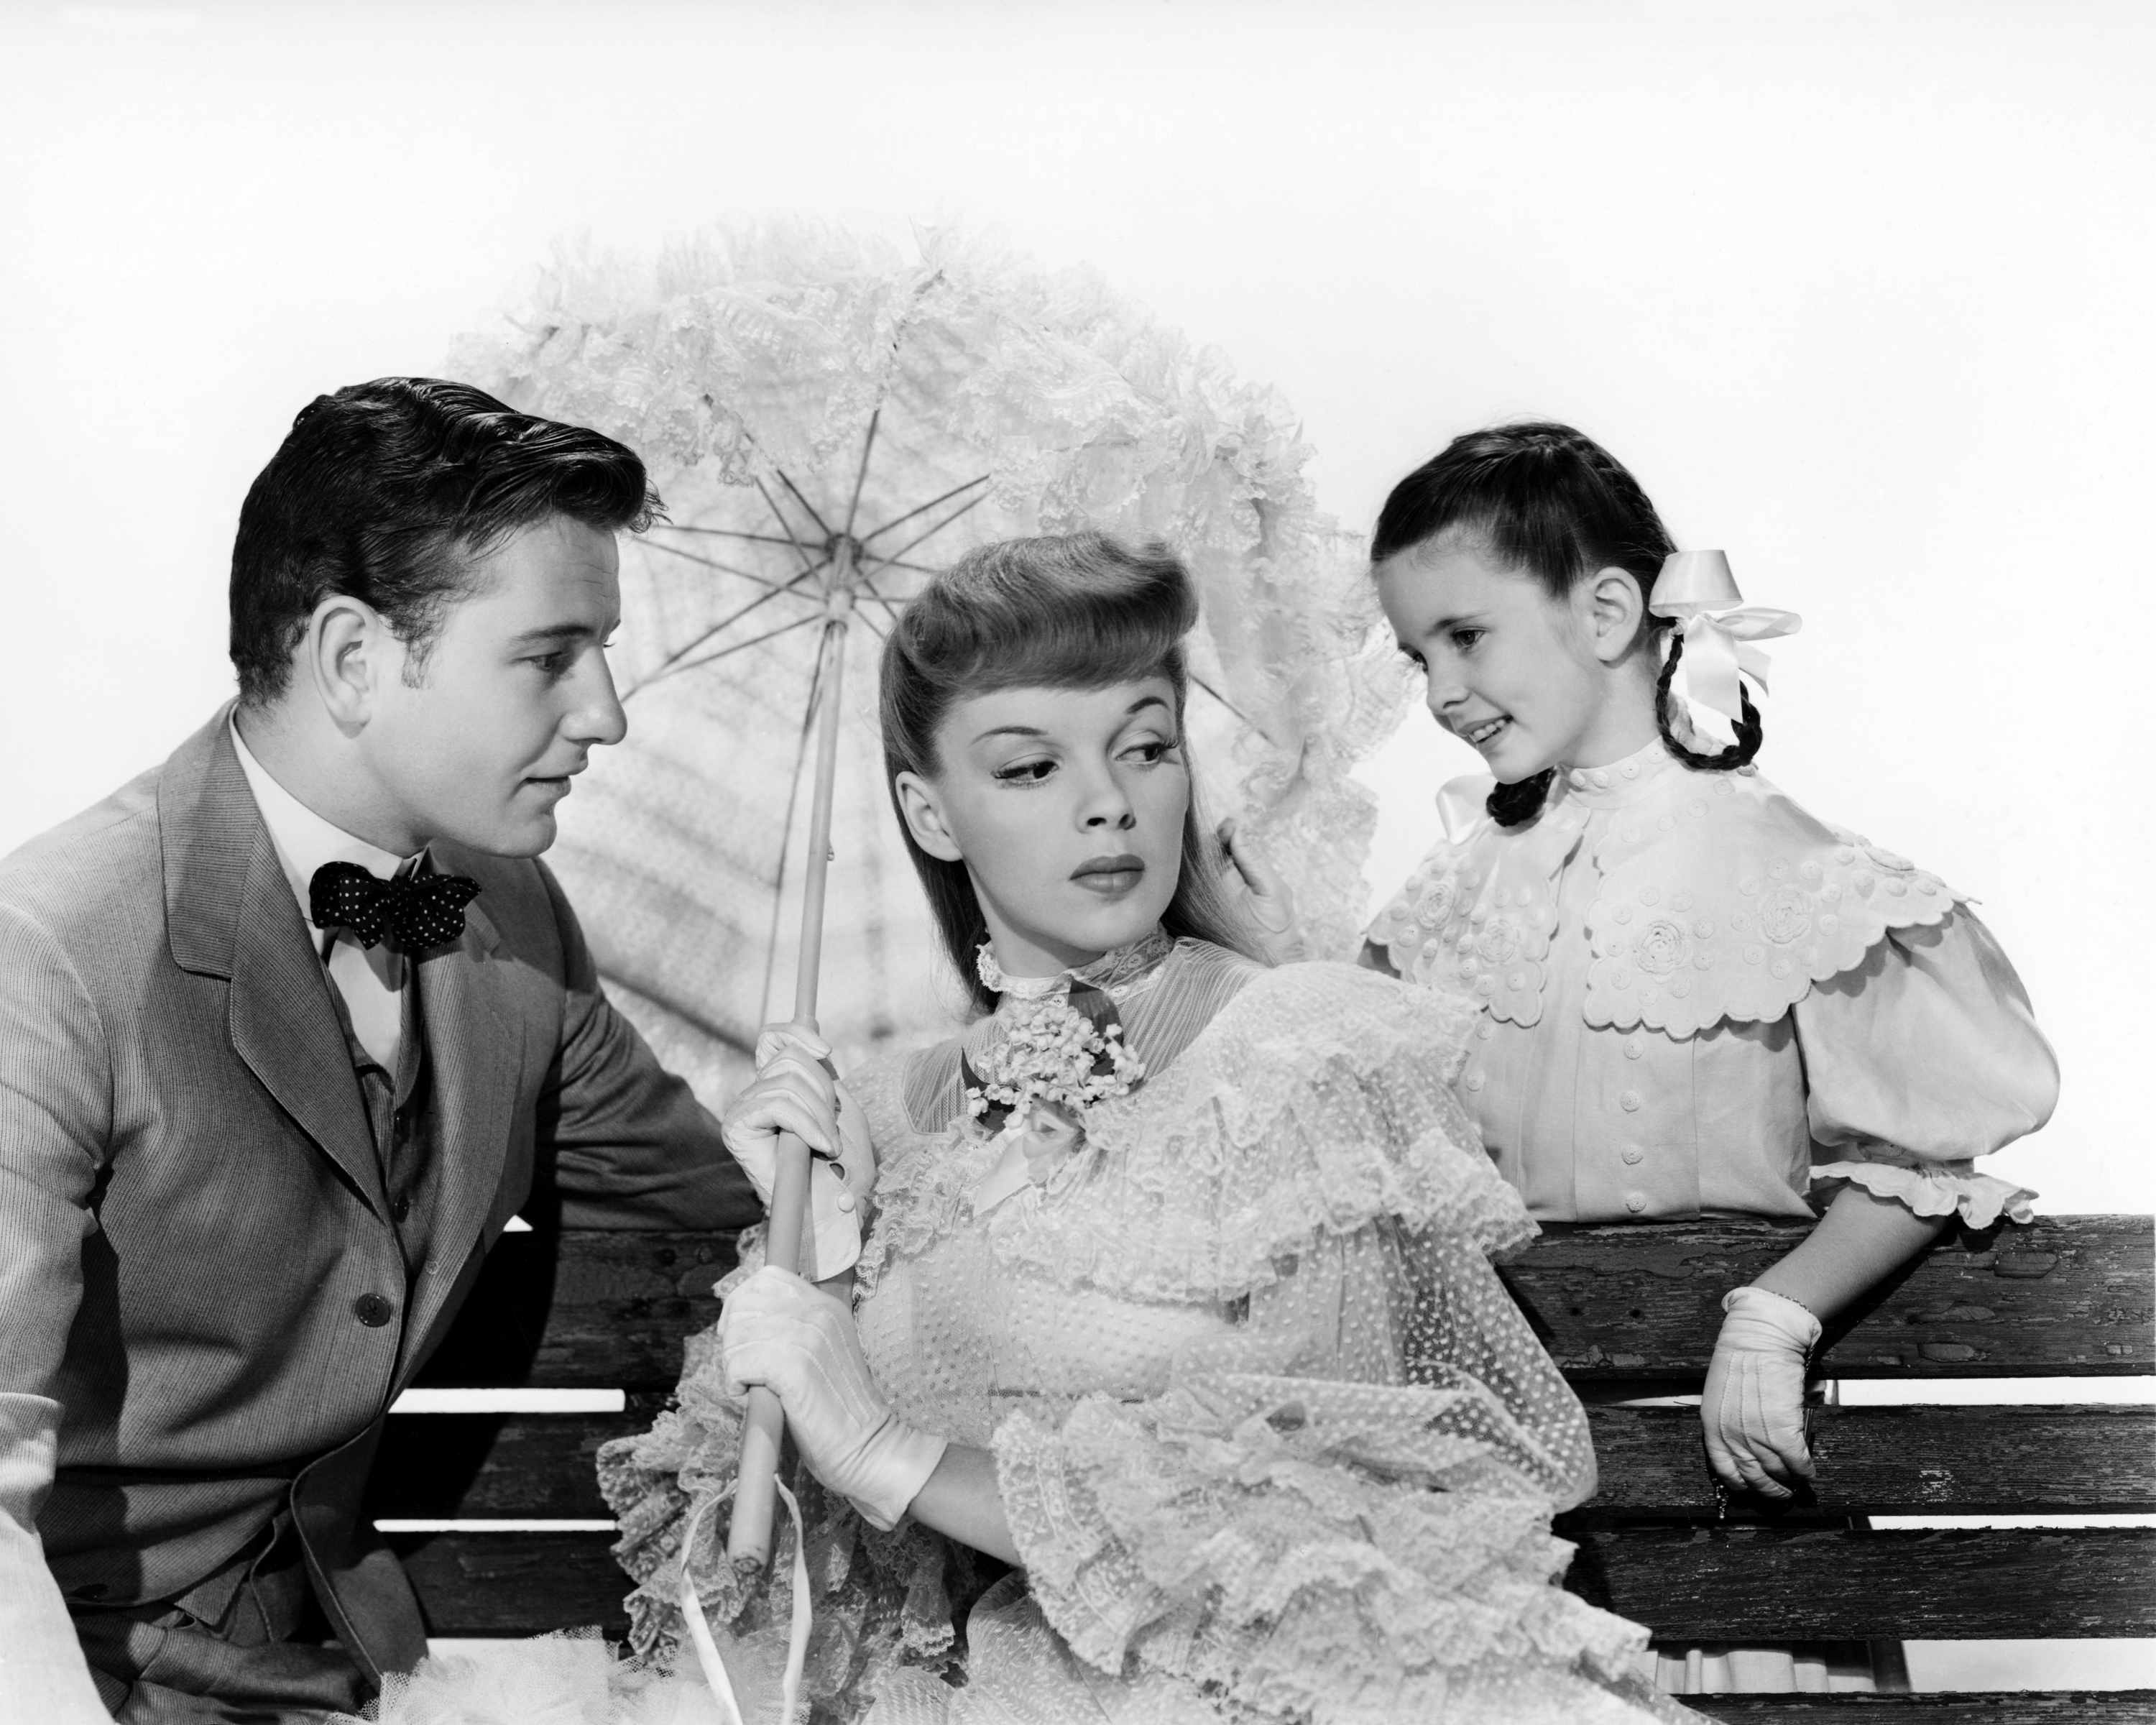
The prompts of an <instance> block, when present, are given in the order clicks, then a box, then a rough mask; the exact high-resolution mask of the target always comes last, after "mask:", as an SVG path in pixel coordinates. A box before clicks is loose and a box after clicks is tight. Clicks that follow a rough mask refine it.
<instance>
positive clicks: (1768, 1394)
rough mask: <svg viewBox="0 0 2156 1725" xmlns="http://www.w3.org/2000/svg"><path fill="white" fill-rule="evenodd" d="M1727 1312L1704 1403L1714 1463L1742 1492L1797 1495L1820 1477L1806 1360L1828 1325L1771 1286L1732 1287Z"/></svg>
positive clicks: (1726, 1298) (1709, 1451)
mask: <svg viewBox="0 0 2156 1725" xmlns="http://www.w3.org/2000/svg"><path fill="white" fill-rule="evenodd" d="M1722 1310H1723V1311H1724V1312H1727V1313H1728V1314H1729V1315H1728V1316H1727V1317H1725V1318H1723V1319H1722V1333H1721V1334H1720V1335H1719V1336H1717V1337H1715V1342H1714V1358H1713V1361H1712V1363H1710V1364H1709V1365H1708V1367H1707V1390H1706V1393H1705V1394H1703V1395H1702V1396H1701V1397H1700V1402H1699V1416H1700V1420H1701V1422H1702V1425H1704V1426H1705V1427H1706V1429H1707V1461H1708V1463H1709V1465H1711V1466H1712V1467H1713V1469H1714V1471H1715V1474H1716V1476H1717V1477H1718V1478H1719V1479H1720V1480H1721V1481H1722V1483H1723V1484H1724V1485H1727V1486H1732V1487H1733V1488H1735V1489H1736V1490H1738V1491H1757V1492H1758V1493H1759V1494H1760V1496H1762V1497H1792V1496H1794V1493H1793V1492H1792V1491H1790V1489H1789V1487H1790V1486H1792V1485H1793V1484H1794V1482H1795V1481H1796V1480H1797V1479H1798V1478H1799V1477H1801V1478H1804V1479H1807V1480H1808V1479H1809V1478H1811V1477H1812V1457H1811V1450H1810V1449H1809V1447H1808V1446H1807V1445H1806V1444H1805V1442H1804V1362H1805V1361H1806V1359H1807V1358H1809V1356H1810V1354H1811V1351H1812V1349H1813V1348H1815V1347H1816V1346H1817V1345H1818V1343H1819V1338H1820V1321H1819V1320H1818V1319H1817V1318H1816V1317H1813V1316H1812V1314H1811V1313H1810V1312H1807V1311H1806V1310H1805V1309H1804V1307H1801V1306H1799V1304H1798V1303H1797V1302H1796V1301H1794V1300H1789V1299H1784V1297H1783V1296H1781V1295H1779V1294H1774V1293H1769V1292H1768V1291H1767V1290H1766V1289H1765V1288H1753V1287H1743V1288H1732V1289H1731V1290H1730V1291H1728V1292H1727V1294H1725V1295H1724V1296H1722Z"/></svg>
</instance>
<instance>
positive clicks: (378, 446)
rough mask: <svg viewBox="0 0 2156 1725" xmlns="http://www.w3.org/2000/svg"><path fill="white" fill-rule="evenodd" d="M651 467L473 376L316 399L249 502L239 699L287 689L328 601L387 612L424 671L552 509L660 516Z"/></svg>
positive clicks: (241, 555)
mask: <svg viewBox="0 0 2156 1725" xmlns="http://www.w3.org/2000/svg"><path fill="white" fill-rule="evenodd" d="M659 512H660V501H659V495H658V493H657V492H655V491H654V490H652V489H651V486H650V483H649V480H648V479H647V478H646V476H645V475H644V463H643V462H642V461H640V460H639V459H637V457H636V455H635V454H634V452H633V451H631V450H630V449H627V448H626V447H624V445H622V444H618V443H616V442H615V441H614V440H613V439H612V438H610V437H603V436H602V435H601V434H599V433H598V432H596V431H587V430H585V429H582V428H581V427H578V426H574V425H563V424H558V423H557V422H556V421H554V420H552V419H542V418H537V417H536V415H533V414H531V413H518V412H516V410H515V409H514V408H510V407H507V406H505V405H504V404H503V403H500V402H498V401H496V400H495V398H493V397H492V396H490V395H488V394H486V393H484V392H483V391H480V390H477V389H475V388H472V387H471V386H470V384H467V383H446V382H441V381H440V380H439V379H437V378H434V377H377V378H376V379H375V380H374V382H372V383H355V384H352V385H351V386H349V387H348V388H343V389H340V390H338V391H337V392H336V393H335V394H334V395H322V396H317V397H316V398H315V399H314V400H313V401H311V402H310V403H308V404H307V405H306V406H305V407H304V408H301V409H300V415H299V417H298V418H296V419H295V420H293V422H292V429H291V431H290V433H289V434H287V435H286V437H285V441H284V443H283V444H281V445H280V447H279V448H278V450H277V453H276V454H275V455H273V456H271V457H270V458H269V465H268V466H267V467H265V468H264V469H263V470H262V472H261V474H260V475H259V477H258V478H257V479H256V480H255V481H254V485H252V486H250V487H249V490H248V493H247V501H245V502H244V503H243V504H242V505H241V506H240V508H239V535H238V536H237V537H236V538H235V539H234V542H233V547H232V663H233V665H234V668H235V669H236V670H238V671H239V698H240V700H241V701H242V702H243V703H244V704H245V705H247V706H262V705H263V704H264V703H265V702H268V701H275V699H276V698H277V697H278V696H280V695H282V694H283V693H284V692H285V685H286V684H287V683H288V682H289V681H290V678H291V665H292V654H293V651H294V649H296V648H297V647H298V646H299V644H300V639H301V638H302V637H303V636H304V635H305V632H306V627H307V619H309V618H310V617H311V615H313V614H314V609H315V607H316V606H317V605H319V604H320V603H321V602H322V601H323V599H325V598H327V597H328V596H329V595H331V593H346V594H349V595H350V596H351V597H352V598H356V599H359V600H362V601H363V602H364V603H367V604H368V605H371V606H372V607H373V608H374V609H375V610H377V611H378V612H380V613H381V614H382V617H383V618H384V619H386V620H387V621H388V624H389V626H390V628H391V629H394V630H395V631H396V633H397V635H398V639H401V640H402V641H403V642H404V643H405V644H406V645H407V646H408V648H409V649H411V655H412V656H411V661H410V664H411V667H412V670H413V674H415V675H416V674H417V673H418V671H420V670H423V669H424V668H425V665H426V656H427V649H428V648H429V645H430V644H431V643H432V641H433V639H434V633H435V631H436V630H437V629H439V628H440V626H441V622H442V618H443V615H444V613H445V612H446V611H447V610H448V608H449V606H450V605H451V604H453V603H454V602H455V601H457V600H458V599H459V598H465V597H466V596H467V595H468V594H469V593H470V592H471V590H472V579H471V564H472V561H473V560H474V559H475V557H480V556H483V555H484V554H485V552H489V551H490V550H492V549H494V548H495V547H496V546H498V545H500V543H501V542H502V541H503V540H505V539H506V538H507V537H508V536H510V535H511V534H512V533H514V532H516V531H517V530H518V529H519V528H521V527H527V526H531V525H532V524H533V523H534V522H536V521H543V520H545V519H547V517H549V516H557V515H558V516H567V517H569V519H571V520H572V521H581V522H583V524H584V525H585V526H588V527H595V528H598V529H600V530H602V531H615V530H618V529H620V528H624V527H626V528H629V530H630V531H635V532H640V531H643V530H644V528H645V527H647V526H649V525H650V524H651V522H652V521H653V520H654V518H655V517H656V516H658V514H659Z"/></svg>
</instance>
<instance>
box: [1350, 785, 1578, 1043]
mask: <svg viewBox="0 0 2156 1725" xmlns="http://www.w3.org/2000/svg"><path fill="white" fill-rule="evenodd" d="M1586 824H1587V817H1586V814H1585V813H1584V811H1582V810H1581V809H1578V808H1577V807H1573V808H1559V809H1552V810H1551V811H1550V813H1549V814H1547V815H1545V816H1544V817H1543V819H1541V820H1539V821H1537V823H1536V824H1535V826H1534V827H1533V828H1532V829H1531V830H1530V831H1529V832H1527V833H1526V834H1518V835H1512V834H1506V833H1505V832H1503V830H1502V829H1500V828H1498V827H1496V825H1494V824H1489V823H1484V824H1481V825H1480V826H1478V827H1477V828H1476V829H1475V831H1474V832H1472V833H1471V834H1469V835H1468V836H1467V837H1466V839H1464V840H1463V841H1462V842H1460V843H1459V844H1456V845H1455V844H1452V843H1450V842H1448V843H1444V844H1440V845H1438V846H1437V847H1436V849H1435V850H1432V851H1431V852H1430V855H1428V856H1426V857H1425V858H1424V859H1423V860H1422V862H1421V864H1420V865H1419V866H1418V867H1417V868H1416V869H1415V870H1414V873H1412V874H1410V875H1409V876H1408V878H1407V882H1406V884H1405V885H1404V886H1403V887H1402V888H1401V889H1400V891H1399V894H1398V895H1397V896H1395V897H1394V900H1393V901H1392V902H1391V903H1390V904H1389V905H1388V906H1386V907H1385V909H1384V910H1383V911H1382V912H1381V913H1380V914H1379V915H1378V919H1377V921H1376V922H1374V923H1373V924H1372V925H1371V927H1370V933H1369V938H1370V939H1371V941H1373V942H1374V943H1376V944H1377V945H1378V946H1379V947H1383V949H1384V951H1385V952H1386V955H1387V957H1389V958H1390V960H1391V961H1392V966H1393V968H1394V970H1395V971H1397V972H1399V974H1400V975H1401V976H1403V977H1404V978H1407V979H1408V980H1409V982H1413V983H1422V984H1424V986H1425V987H1428V988H1442V989H1445V991H1447V992H1448V993H1455V994H1460V995H1462V996H1465V997H1466V999H1470V1000H1471V1001H1473V1002H1474V1003H1475V1004H1477V1005H1478V1006H1481V1007H1482V1008H1483V1009H1486V1011H1488V1013H1489V1014H1490V1015H1491V1017H1492V1018H1498V1019H1505V1020H1506V1021H1507V1022H1508V1023H1511V1024H1519V1025H1521V1026H1522V1027H1529V1026H1532V1025H1534V1024H1539V1023H1540V1022H1541V1021H1542V1015H1543V984H1544V982H1545V980H1546V978H1547V970H1546V961H1547V960H1548V957H1549V952H1550V942H1551V941H1552V940H1553V939H1554V938H1555V937H1556V935H1557V887H1558V875H1559V874H1560V872H1561V871H1562V870H1563V866H1564V863H1565V860H1566V859H1567V858H1568V857H1569V856H1570V855H1571V854H1572V851H1573V847H1574V846H1575V845H1577V844H1578V841H1579V834H1580V833H1581V831H1582V830H1583V829H1584V827H1585V826H1586Z"/></svg>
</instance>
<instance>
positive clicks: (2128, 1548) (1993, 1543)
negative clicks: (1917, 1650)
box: [1565, 1527, 2156, 1641]
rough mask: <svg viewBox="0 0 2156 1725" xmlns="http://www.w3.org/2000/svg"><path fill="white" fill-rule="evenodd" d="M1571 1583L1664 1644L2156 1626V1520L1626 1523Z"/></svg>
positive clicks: (1593, 1544)
mask: <svg viewBox="0 0 2156 1725" xmlns="http://www.w3.org/2000/svg"><path fill="white" fill-rule="evenodd" d="M1578 1543H1579V1550H1578V1555H1577V1556H1576V1557H1575V1558H1573V1564H1572V1568H1571V1570H1570V1572H1569V1573H1568V1575H1567V1576H1566V1578H1565V1585H1566V1586H1567V1587H1568V1588H1570V1589H1572V1590H1573V1592H1575V1593H1577V1594H1581V1595H1582V1596H1583V1597H1584V1598H1586V1599H1591V1600H1593V1601H1594V1603H1595V1604H1599V1605H1605V1606H1607V1607H1608V1608H1609V1609H1610V1610H1612V1611H1614V1612H1616V1613H1618V1614H1619V1615H1620V1616H1624V1617H1629V1618H1630V1619H1631V1620H1633V1621H1634V1622H1635V1623H1643V1624H1645V1625H1647V1626H1648V1628H1649V1629H1650V1630H1653V1632H1654V1633H1655V1635H1656V1636H1657V1637H1659V1638H1660V1639H1662V1640H1697V1641H1719V1640H1748V1639H1754V1638H1756V1639H1758V1640H1766V1641H1776V1640H1783V1641H1787V1640H1864V1639H1866V1638H1867V1637H1878V1636H1901V1637H1903V1638H1906V1639H1912V1640H1914V1639H1922V1640H1933V1639H1943V1640H1966V1639H1969V1638H1971V1637H1987V1636H1988V1637H2005V1638H2018V1637H2035V1638H2042V1637H2046V1636H2061V1635H2064V1636H2078V1635H2156V1527H2075V1528H2051V1527H2044V1528H2038V1527H2012V1528H1984V1529H1971V1530H1968V1531H1955V1532H1851V1531H1849V1530H1847V1529H1842V1528H1800V1529H1784V1528H1778V1527H1726V1528H1723V1527H1715V1528H1705V1527H1702V1528H1685V1527H1677V1528H1662V1527H1616V1528H1606V1529H1601V1530H1594V1531H1589V1532H1584V1533H1583V1534H1581V1535H1580V1536H1579V1538H1578Z"/></svg>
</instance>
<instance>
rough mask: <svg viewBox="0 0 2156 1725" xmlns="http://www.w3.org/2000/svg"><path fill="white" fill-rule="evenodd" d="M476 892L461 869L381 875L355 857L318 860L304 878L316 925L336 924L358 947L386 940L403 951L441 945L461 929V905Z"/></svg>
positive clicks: (329, 925)
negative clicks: (353, 860)
mask: <svg viewBox="0 0 2156 1725" xmlns="http://www.w3.org/2000/svg"><path fill="white" fill-rule="evenodd" d="M478 896H479V882H478V881H476V880H473V879H471V877H470V876H469V875H419V874H414V875H393V876H391V878H389V879H388V880H382V878H381V877H380V876H378V875H373V874H370V873H369V872H368V871H367V870H365V869H363V868H362V867H361V866H360V865H358V864H357V863H349V862H331V863H324V864H323V865H321V867H320V868H319V869H316V870H315V873H314V878H313V879H312V880H310V881H309V882H308V883H307V914H308V915H309V916H311V917H312V918H313V919H314V924H315V927H317V928H341V929H343V930H345V931H346V932H348V933H350V934H351V935H352V937H353V938H354V939H355V940H357V942H359V943H360V945H362V947H372V946H375V945H377V944H378V943H379V942H382V941H385V940H388V941H393V942H395V943H396V944H397V946H398V947H399V948H400V949H402V950H403V951H404V952H427V951H429V949H430V948H432V947H439V946H446V945H447V944H448V943H449V942H451V941H453V940H455V939H456V938H457V937H459V935H461V934H462V933H463V932H465V906H466V905H468V904H470V902H471V901H473V900H474V899H475V898H477V897H478Z"/></svg>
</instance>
